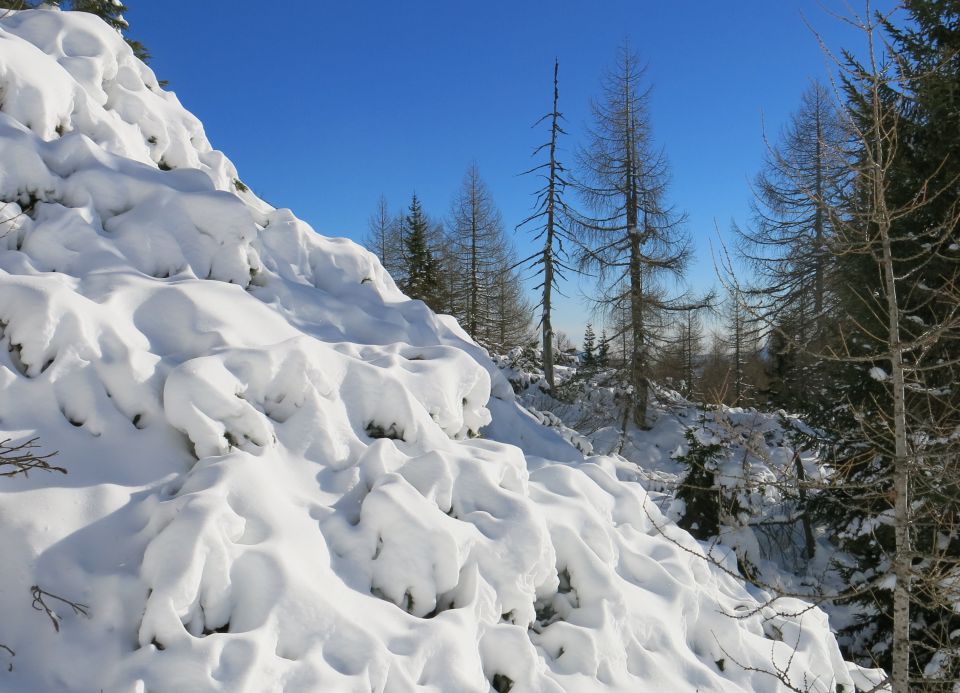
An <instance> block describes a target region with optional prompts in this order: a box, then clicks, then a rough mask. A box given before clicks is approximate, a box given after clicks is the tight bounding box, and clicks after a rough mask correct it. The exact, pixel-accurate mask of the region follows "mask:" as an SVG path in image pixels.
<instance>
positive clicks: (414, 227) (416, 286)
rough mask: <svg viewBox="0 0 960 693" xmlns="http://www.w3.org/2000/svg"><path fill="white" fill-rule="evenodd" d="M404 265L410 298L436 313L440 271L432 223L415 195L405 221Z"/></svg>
mask: <svg viewBox="0 0 960 693" xmlns="http://www.w3.org/2000/svg"><path fill="white" fill-rule="evenodd" d="M404 224H405V228H404V258H403V259H404V265H405V270H406V271H405V275H406V277H405V281H404V285H403V290H404V291H405V292H406V293H407V295H409V296H410V297H411V298H418V299H420V300H421V301H423V302H424V303H426V304H427V305H429V306H430V307H431V308H433V309H434V310H438V305H439V303H440V298H441V282H440V272H439V267H438V264H437V261H436V259H435V258H434V255H433V251H432V249H431V248H430V245H429V242H428V235H429V233H430V227H429V222H428V220H427V217H426V215H425V214H424V212H423V207H422V206H421V205H420V200H419V199H418V198H417V195H416V193H414V195H413V199H412V200H411V201H410V207H409V210H408V213H407V216H406V218H405V219H404Z"/></svg>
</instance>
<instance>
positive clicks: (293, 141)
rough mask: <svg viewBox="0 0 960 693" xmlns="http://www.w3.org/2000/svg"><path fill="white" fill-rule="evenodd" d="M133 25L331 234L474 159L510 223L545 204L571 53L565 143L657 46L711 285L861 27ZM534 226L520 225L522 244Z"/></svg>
mask: <svg viewBox="0 0 960 693" xmlns="http://www.w3.org/2000/svg"><path fill="white" fill-rule="evenodd" d="M128 4H129V6H130V7H131V10H130V11H129V12H128V15H127V18H128V20H129V21H130V23H131V31H130V34H131V35H132V36H134V37H136V38H139V39H140V40H142V41H143V42H144V43H145V44H146V45H147V47H148V48H149V49H150V50H151V52H152V53H153V56H154V58H153V62H152V65H153V67H154V69H155V70H156V72H157V74H158V76H159V77H160V78H161V79H168V80H169V81H170V86H169V88H170V89H172V90H174V91H176V93H177V94H178V96H179V97H180V100H181V101H182V102H183V104H184V105H185V106H186V107H187V108H188V109H190V110H191V111H193V112H194V113H195V114H196V115H197V116H198V117H200V118H201V120H203V122H204V124H205V127H206V130H207V134H208V136H209V138H210V140H211V141H212V143H213V145H214V146H215V147H216V148H218V149H221V150H223V151H224V152H225V153H226V154H227V156H229V157H230V158H231V159H232V160H233V161H234V163H235V164H236V165H237V167H238V169H239V171H240V175H241V177H242V178H243V180H244V181H245V182H246V183H247V184H248V185H250V186H251V187H252V188H253V189H254V190H255V191H256V192H257V193H258V194H259V195H260V196H261V197H263V198H264V199H266V200H267V201H269V202H270V203H271V204H274V205H276V206H281V207H290V208H291V209H293V210H294V212H295V213H296V214H297V216H299V217H300V218H302V219H304V220H306V221H307V222H309V223H310V224H311V225H312V226H313V227H314V228H315V229H316V230H317V231H318V232H320V233H323V234H326V235H340V236H348V237H351V238H354V239H356V240H360V239H361V238H362V237H363V235H364V233H365V231H366V226H367V218H368V217H369V215H370V214H371V212H372V211H373V209H374V207H375V204H376V201H377V199H378V197H379V196H380V194H381V193H383V194H384V195H386V196H387V198H388V200H389V201H390V203H391V205H392V206H393V207H394V208H395V209H400V208H401V207H402V206H405V205H406V204H407V203H408V202H409V199H410V195H411V193H412V192H413V191H414V190H416V192H417V194H418V195H419V196H420V198H421V199H422V201H423V203H424V207H425V208H426V210H427V211H428V212H429V213H431V214H433V215H438V216H439V215H445V214H446V213H447V211H448V209H449V206H450V201H451V199H452V197H453V195H454V194H455V192H456V191H457V189H458V187H459V185H460V181H461V179H462V177H463V174H464V172H465V170H466V168H467V166H468V164H469V163H470V162H471V161H473V160H476V161H477V163H478V164H479V167H480V172H481V175H482V176H483V177H484V179H485V180H486V181H487V183H488V185H489V187H490V188H491V190H492V192H493V195H494V198H495V200H496V202H497V204H498V206H499V207H500V209H501V211H502V212H503V216H504V221H505V224H506V226H507V228H508V231H510V232H511V233H512V229H513V227H514V225H515V224H516V223H517V222H519V221H520V220H521V219H523V218H524V217H525V216H526V215H527V214H528V213H529V211H530V208H531V205H532V202H533V198H532V195H531V193H532V192H533V191H534V190H535V189H536V187H537V181H536V180H534V179H533V178H532V177H518V175H517V174H518V173H520V172H521V171H523V170H525V169H527V168H529V167H530V165H531V164H532V162H533V160H532V159H531V158H530V155H531V153H532V150H533V149H534V147H535V146H536V145H537V144H539V143H540V142H541V141H542V140H543V139H544V137H545V131H544V130H542V129H539V130H534V129H531V124H532V123H533V122H534V121H536V120H537V118H539V117H540V116H541V115H542V114H543V113H545V112H546V111H548V110H549V108H550V99H551V93H552V92H551V90H552V85H551V77H552V69H553V60H554V57H557V58H559V60H560V80H561V84H560V89H561V93H560V99H561V110H562V111H564V113H565V115H566V117H567V121H568V122H567V131H568V132H569V136H568V137H567V138H566V142H565V149H566V151H565V152H564V159H565V160H566V161H567V163H568V165H572V164H573V163H574V151H575V149H576V147H577V145H578V143H579V142H580V141H581V138H582V135H583V133H584V131H585V128H586V126H587V124H588V123H589V114H590V113H589V104H590V100H591V98H593V97H594V96H595V95H597V94H598V91H599V83H600V77H601V75H602V73H603V71H604V69H605V68H606V67H607V66H608V65H610V64H611V62H612V61H613V59H614V57H615V52H616V49H617V47H618V46H619V45H620V44H621V43H622V42H623V41H624V40H625V39H627V40H629V41H630V43H631V45H632V46H633V47H634V48H635V49H636V51H637V52H638V53H639V55H640V56H641V58H642V59H644V60H646V61H647V62H648V71H647V75H648V77H649V80H650V83H651V84H652V85H653V94H652V100H651V110H652V113H651V115H652V122H653V132H654V136H655V138H656V139H657V141H658V142H659V143H660V144H661V145H662V146H663V148H664V150H665V152H666V155H667V158H668V159H669V161H670V164H671V170H672V185H671V189H670V195H669V197H670V199H671V200H672V201H673V203H674V204H675V205H676V206H677V208H678V209H680V210H683V211H685V212H686V213H687V215H688V229H689V231H690V233H691V235H692V236H693V238H694V242H695V246H696V248H697V258H696V261H695V262H694V263H693V266H692V268H691V271H690V282H691V284H692V285H693V286H694V287H697V288H702V287H707V286H709V285H711V284H712V283H713V281H714V280H713V275H714V270H713V262H712V260H711V257H710V248H709V243H710V241H711V239H713V242H714V245H716V240H715V239H716V233H717V229H718V228H719V231H720V232H721V233H722V234H726V233H727V231H728V230H729V227H730V224H731V221H732V220H737V221H739V222H744V221H746V220H747V218H748V209H749V200H750V195H751V193H750V188H749V181H750V180H751V179H752V178H753V176H754V175H755V174H756V172H757V170H758V168H759V166H760V163H761V159H762V156H763V153H764V149H765V144H764V141H763V133H764V131H766V132H767V134H768V136H769V137H771V138H774V139H775V137H776V134H777V132H778V131H779V129H780V127H781V125H782V124H783V123H784V122H785V120H786V119H787V118H788V117H789V114H790V113H791V112H792V111H793V110H794V109H795V108H796V106H797V104H798V103H799V99H800V94H801V92H802V91H803V90H804V88H805V87H806V86H807V84H808V83H809V80H810V79H811V78H813V77H819V78H824V77H826V76H827V75H828V74H829V65H828V63H827V61H826V60H825V59H824V56H823V54H822V52H821V50H820V48H819V46H818V44H817V40H816V38H815V37H814V35H813V34H812V33H811V31H810V30H809V29H808V28H807V27H806V26H805V24H804V21H803V17H806V19H807V21H808V22H809V23H810V24H811V25H812V26H814V27H815V28H816V29H817V30H818V31H819V32H821V34H822V35H823V36H824V38H825V40H826V41H827V43H828V44H829V45H830V46H832V47H840V46H847V47H854V46H855V45H856V44H858V43H859V39H858V37H857V35H856V33H855V32H853V31H852V30H850V29H849V28H848V27H844V26H843V24H842V23H840V22H838V21H837V20H836V19H834V18H832V17H830V16H829V15H828V13H827V10H829V9H836V10H842V8H843V5H842V3H841V2H837V1H836V0H824V2H822V3H821V2H817V1H816V0H736V1H734V2H714V1H708V0H675V1H672V2H668V1H661V2H654V1H653V0H647V1H641V0H632V1H630V0H597V1H595V2H585V1H583V0H580V1H576V0H553V1H551V2H549V3H547V2H532V1H530V2H522V1H518V0H515V1H513V2H508V1H505V0H484V1H482V2H465V1H462V0H446V1H440V0H421V1H414V0H395V1H393V2H387V1H386V0H366V1H363V2H361V1H356V2H354V1H349V2H348V1H346V0H344V1H342V2H308V3H282V4H281V3H252V2H241V3H237V2H227V1H226V0H204V1H203V2H195V1H190V2H188V1H187V0H162V1H161V0H129V2H128ZM528 243H529V241H528V239H527V238H526V237H525V235H523V234H519V235H517V236H516V237H515V244H516V246H517V247H518V249H519V251H520V252H521V253H524V252H525V251H527V250H528ZM588 288H589V287H588V286H586V285H584V286H582V287H581V286H579V285H578V283H577V282H573V283H572V284H571V285H570V286H568V287H566V293H567V294H568V295H569V298H568V299H566V300H564V301H562V302H561V304H560V306H559V311H560V315H559V319H558V320H557V322H558V323H559V327H560V328H561V329H564V330H566V331H568V332H569V333H570V334H571V336H573V337H574V338H578V337H579V336H580V334H582V329H583V324H584V322H585V321H586V320H587V319H589V315H588V311H589V308H588V305H587V304H586V302H585V301H584V299H582V298H581V289H583V290H587V289H588Z"/></svg>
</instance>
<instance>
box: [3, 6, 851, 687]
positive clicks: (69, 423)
mask: <svg viewBox="0 0 960 693" xmlns="http://www.w3.org/2000/svg"><path fill="white" fill-rule="evenodd" d="M0 92H2V97H0V100H2V109H0V161H2V162H3V165H2V167H0V206H2V207H0V222H2V223H0V233H3V234H4V235H3V237H2V239H0V325H2V338H0V346H2V348H0V391H2V396H0V429H2V430H0V438H11V439H13V440H15V441H18V440H24V439H26V438H30V437H33V436H38V437H39V440H40V443H41V444H42V446H43V450H45V451H54V450H57V451H59V455H58V456H57V457H56V458H54V459H55V460H56V461H57V464H58V465H61V466H63V467H65V468H66V469H67V470H68V472H69V473H68V474H67V475H65V476H64V475H51V474H43V473H42V472H34V473H32V474H31V475H30V476H29V477H26V478H25V477H22V476H20V477H13V478H0V527H2V529H0V551H2V553H3V555H4V561H3V562H2V563H0V609H2V613H3V615H4V617H3V619H2V620H0V643H2V644H3V645H5V646H7V647H9V648H11V650H12V651H13V652H15V654H14V655H9V656H8V654H9V653H6V652H5V651H2V650H0V659H2V660H3V661H2V664H3V667H2V669H6V668H7V666H9V667H10V670H9V671H4V670H0V689H2V690H11V691H34V692H44V691H62V690H67V691H89V690H106V691H131V692H132V691H138V692H144V691H166V690H189V691H230V692H244V691H249V692H261V691H283V690H286V691H313V690H316V691H377V692H380V693H383V692H391V693H392V692H401V691H479V692H486V691H490V690H493V689H494V688H496V689H498V690H501V691H502V690H508V689H509V690H511V691H512V692H513V693H523V692H525V691H537V692H544V693H547V692H549V693H553V692H556V691H582V692H585V693H587V692H589V691H636V690H655V689H659V690H665V691H696V690H716V691H738V690H739V691H783V690H788V688H787V686H785V685H784V683H782V682H781V681H780V680H779V679H778V678H777V677H776V676H774V675H772V674H771V673H770V672H774V671H776V670H777V669H778V668H782V669H783V670H784V672H785V673H784V676H785V677H787V679H788V680H789V681H792V682H793V685H803V686H809V690H811V691H834V690H836V689H837V687H838V686H840V687H847V689H848V690H853V685H854V679H853V678H852V676H853V675H854V674H855V675H857V676H859V677H860V678H861V679H862V678H863V675H861V673H860V672H859V670H856V669H854V670H852V671H854V674H851V673H850V672H851V670H850V669H849V667H848V665H847V664H846V663H845V662H843V661H842V659H841V657H840V655H839V650H838V648H837V645H836V641H835V640H834V638H833V636H832V635H831V634H830V630H829V624H828V623H827V621H826V617H825V615H824V614H823V612H821V611H819V610H817V609H810V610H807V609H806V607H805V605H804V606H801V605H799V604H797V608H796V609H795V610H792V609H788V610H786V611H785V610H784V609H782V608H773V607H770V606H767V605H765V604H764V602H765V600H766V599H767V595H765V594H763V593H761V592H758V591H757V590H755V589H748V588H747V587H745V586H744V584H743V582H742V581H740V580H738V579H736V578H734V577H733V576H731V575H729V574H727V573H726V572H724V571H722V570H720V569H718V568H717V567H716V566H714V565H712V564H711V563H710V562H708V561H705V560H704V559H703V552H704V548H703V546H701V545H700V544H699V543H698V542H696V541H695V540H694V539H693V538H692V537H690V536H689V535H688V534H686V533H685V532H683V531H682V530H680V529H679V528H677V527H676V525H674V524H673V523H672V522H671V521H670V520H669V519H668V518H667V517H666V516H664V515H663V514H662V513H661V512H660V510H659V508H658V507H657V506H656V504H655V503H653V502H652V500H651V497H650V496H649V495H648V493H647V491H646V490H645V489H644V486H643V485H641V484H640V483H638V481H639V474H638V470H637V469H636V467H635V466H633V465H631V464H628V463H626V462H625V461H624V460H623V459H622V458H620V457H615V456H609V455H596V456H592V457H588V458H585V457H584V452H589V451H590V449H591V448H590V444H589V443H588V441H587V440H586V438H584V437H583V436H580V435H579V434H576V433H575V432H573V431H571V430H569V429H564V428H561V427H558V426H557V425H555V424H556V422H555V421H552V420H549V417H546V416H545V415H543V414H541V415H540V416H539V418H538V416H537V415H535V414H531V413H528V412H526V411H525V410H524V409H522V408H521V407H520V406H519V404H518V403H517V402H516V401H515V399H514V396H513V392H512V389H511V386H510V384H509V382H508V381H507V379H506V378H505V377H504V376H503V375H502V374H501V372H500V370H499V369H498V368H497V367H496V366H494V365H493V363H492V362H491V361H490V360H489V358H488V357H487V355H486V354H485V353H484V352H483V351H482V350H481V349H480V348H479V347H477V346H476V345H475V344H473V343H472V342H470V340H469V339H468V338H467V336H466V335H465V333H464V332H463V331H462V330H461V329H460V328H459V326H457V325H456V323H455V322H454V321H453V320H452V319H451V318H449V317H446V316H436V315H434V314H433V313H432V312H431V311H430V310H429V309H428V308H427V307H426V306H425V305H424V304H422V303H421V302H419V301H411V300H409V299H408V298H407V297H405V296H404V295H403V294H402V293H401V292H400V291H398V289H397V287H396V285H395V284H394V282H393V280H392V279H391V278H390V277H389V276H388V275H387V274H386V272H385V271H384V270H383V268H382V267H381V266H380V264H379V263H378V261H377V260H376V258H375V257H373V256H372V255H371V254H369V253H367V252H366V251H364V250H362V249H361V248H359V247H357V246H356V245H354V244H353V243H351V242H350V241H346V240H343V239H332V238H325V237H322V236H320V235H318V234H316V233H315V232H314V231H313V230H312V229H310V228H309V227H308V226H307V225H306V224H304V223H303V222H301V221H299V220H298V219H296V217H294V215H293V214H292V213H291V212H290V211H289V210H276V209H273V208H271V207H270V206H269V205H267V204H266V203H264V202H263V201H261V200H259V199H257V198H256V197H255V196H254V195H253V193H251V192H249V191H247V190H243V189H242V188H239V186H237V184H236V181H238V180H239V177H238V175H237V172H236V169H235V168H234V166H233V165H232V164H231V163H230V162H229V161H228V160H227V159H226V157H224V156H223V154H221V153H220V152H218V151H216V150H214V149H212V147H211V146H210V144H209V142H208V141H207V139H206V137H205V136H204V134H203V128H202V126H201V124H200V123H199V122H198V121H197V120H196V118H194V117H193V116H192V115H190V114H189V113H188V112H187V111H185V110H184V109H183V108H182V106H181V105H180V103H179V102H178V100H177V99H176V97H175V96H174V95H173V94H171V93H168V92H164V91H163V90H161V89H160V88H159V86H158V85H157V81H156V78H155V76H154V75H153V73H152V71H151V70H150V69H149V68H148V67H146V66H145V65H143V64H142V63H140V62H139V61H138V60H136V59H135V58H134V57H133V55H132V54H131V52H130V50H129V48H128V47H127V46H126V44H125V43H124V42H123V41H122V39H121V37H120V36H119V35H118V34H117V33H116V32H115V31H112V30H111V29H109V28H108V27H107V26H106V25H105V24H103V23H102V22H100V21H99V20H97V19H96V18H95V17H93V16H91V15H86V14H83V13H63V12H60V11H57V10H35V11H23V12H17V13H9V14H7V15H5V16H4V18H3V19H2V20H0ZM168 169H169V170H168ZM544 424H547V425H544ZM594 447H596V445H594ZM33 585H37V586H39V587H40V588H42V589H43V590H46V591H47V592H48V593H50V594H53V595H57V596H59V597H62V598H63V599H66V600H70V601H73V602H76V603H80V604H83V605H84V606H85V611H86V612H88V614H89V616H88V617H85V616H84V615H83V612H80V613H76V612H74V611H73V610H72V609H71V608H70V607H69V604H67V603H66V602H60V601H56V600H55V599H54V598H52V597H50V598H48V602H47V603H48V604H49V605H51V607H52V608H53V609H54V610H55V612H56V614H57V616H58V617H59V618H60V620H61V623H60V624H59V630H55V629H54V628H53V627H52V624H51V621H50V620H49V619H48V618H47V616H46V615H45V614H44V613H43V612H42V611H37V610H35V609H34V608H32V605H31V593H30V588H31V586H33ZM781 606H782V605H781ZM735 616H736V617H735ZM771 624H775V625H776V630H775V631H774V630H773V629H772V628H771ZM778 634H779V635H778ZM864 680H866V679H864Z"/></svg>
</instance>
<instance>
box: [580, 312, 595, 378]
mask: <svg viewBox="0 0 960 693" xmlns="http://www.w3.org/2000/svg"><path fill="white" fill-rule="evenodd" d="M596 348H597V337H596V335H595V334H594V333H593V325H592V324H590V323H589V322H588V323H587V329H586V330H585V331H584V333H583V362H582V367H583V369H584V370H586V371H593V370H596V367H597V355H596V353H595V352H596Z"/></svg>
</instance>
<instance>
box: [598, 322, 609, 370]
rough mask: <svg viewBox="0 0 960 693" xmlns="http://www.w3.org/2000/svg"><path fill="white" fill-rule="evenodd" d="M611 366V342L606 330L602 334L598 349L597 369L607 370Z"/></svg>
mask: <svg viewBox="0 0 960 693" xmlns="http://www.w3.org/2000/svg"><path fill="white" fill-rule="evenodd" d="M609 365H610V340H608V339H607V331H606V329H604V330H602V331H601V332H600V345H599V346H598V347H597V367H598V368H607V367H608V366H609Z"/></svg>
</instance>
